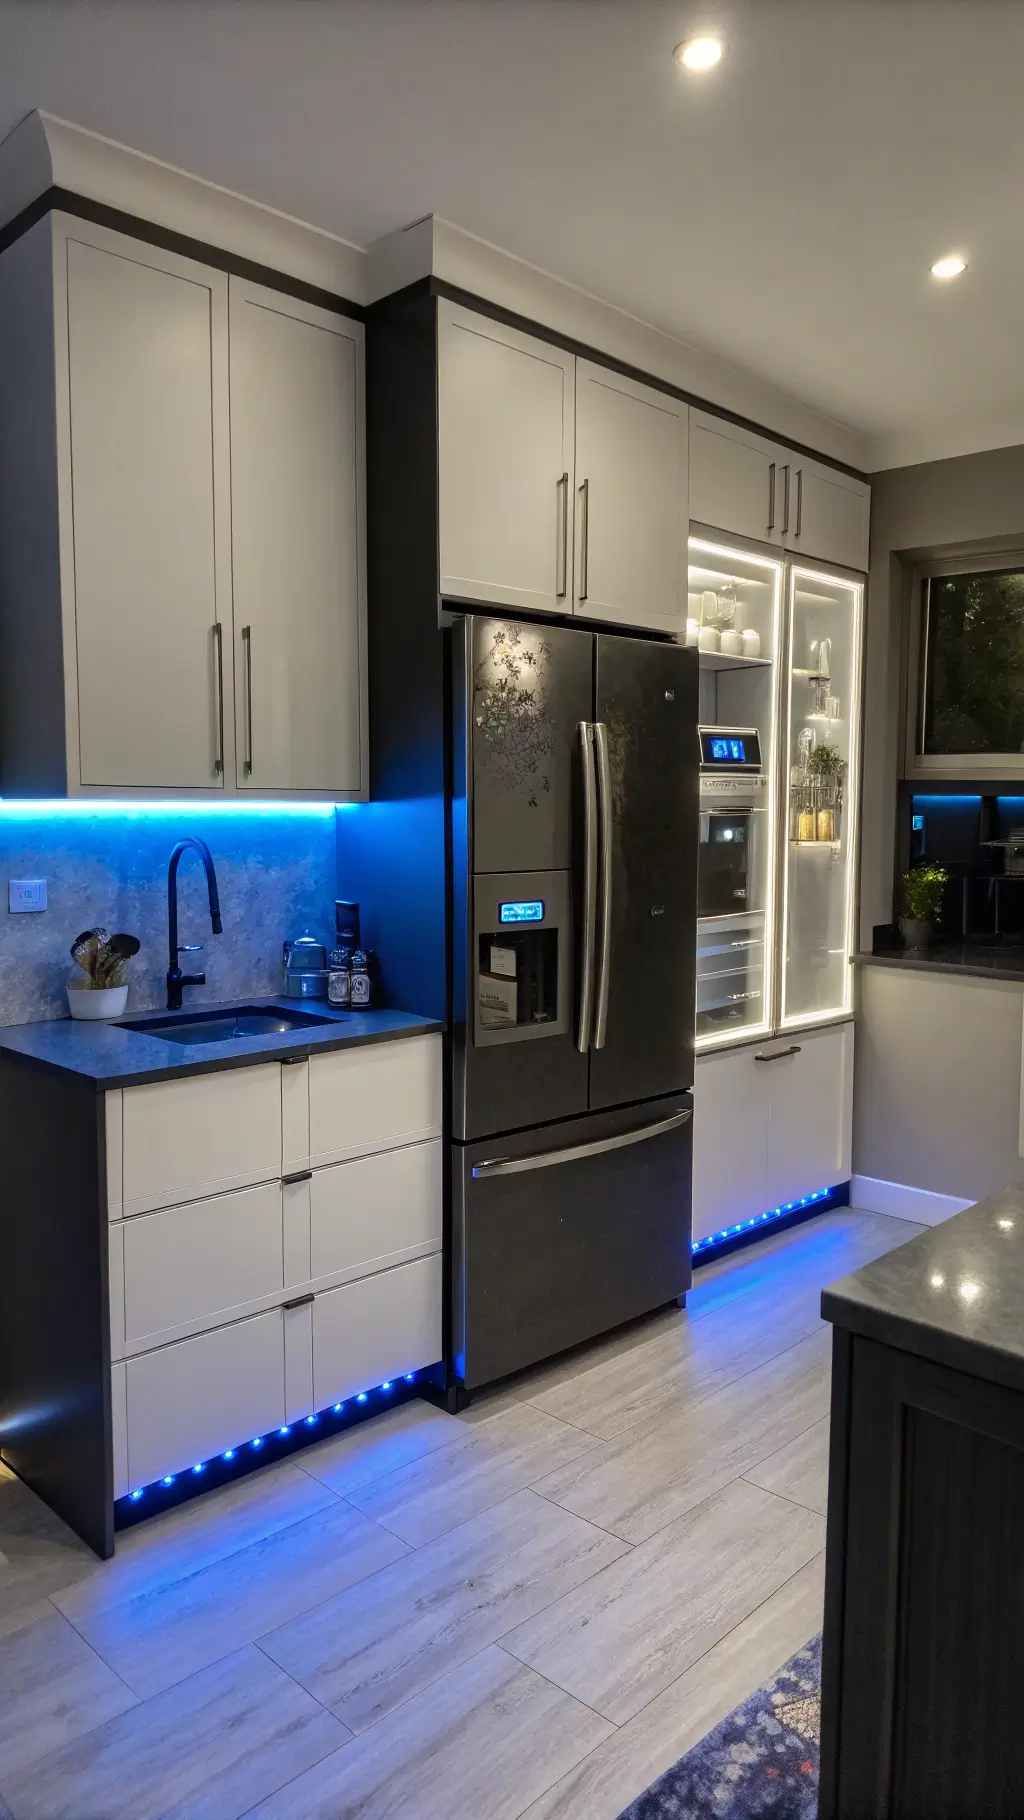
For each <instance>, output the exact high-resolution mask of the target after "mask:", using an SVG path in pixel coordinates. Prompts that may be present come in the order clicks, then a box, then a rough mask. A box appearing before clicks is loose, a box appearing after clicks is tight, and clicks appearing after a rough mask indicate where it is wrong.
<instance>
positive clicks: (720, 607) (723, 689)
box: [687, 537, 784, 1048]
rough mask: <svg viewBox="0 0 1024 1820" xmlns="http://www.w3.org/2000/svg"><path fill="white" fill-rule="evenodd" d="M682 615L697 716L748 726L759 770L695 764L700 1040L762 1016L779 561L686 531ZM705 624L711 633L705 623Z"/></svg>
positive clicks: (727, 1036) (747, 1027)
mask: <svg viewBox="0 0 1024 1820" xmlns="http://www.w3.org/2000/svg"><path fill="white" fill-rule="evenodd" d="M689 562H690V569H689V606H688V609H687V612H688V616H689V617H690V618H691V619H693V620H695V621H696V623H697V625H698V627H699V628H701V630H702V632H704V637H703V639H702V644H701V649H700V651H699V656H698V662H699V665H700V706H699V720H700V724H701V726H702V727H722V728H744V729H750V728H756V730H757V733H758V736H759V740H760V747H761V775H760V777H759V778H745V779H744V778H739V777H737V778H730V777H729V776H728V775H727V774H723V775H722V776H721V777H716V776H712V775H709V774H708V773H704V774H702V780H701V799H700V811H701V813H700V847H699V852H698V861H697V897H698V907H697V1021H696V1040H697V1046H698V1048H701V1047H708V1046H710V1045H712V1044H715V1045H717V1044H720V1043H722V1042H728V1041H730V1040H733V1041H738V1040H740V1039H742V1038H743V1037H749V1036H757V1035H759V1034H761V1033H762V1032H764V1031H767V1030H768V1029H770V1028H771V1024H772V1018H773V1013H774V1007H773V1004H772V996H773V993H772V983H773V969H772V957H773V954H774V924H775V903H776V897H777V891H776V851H777V823H778V779H777V771H778V766H777V763H776V756H775V755H776V751H777V743H776V742H777V726H778V721H779V679H778V665H777V664H776V662H775V658H776V654H777V652H778V650H779V648H780V630H781V623H782V582H783V573H784V566H783V564H782V562H781V561H777V560H773V559H772V558H770V557H762V556H754V555H751V554H750V553H749V552H747V551H744V550H739V549H733V548H731V547H730V546H729V545H728V544H719V543H715V542H711V541H709V540H707V539H704V538H699V537H691V539H690V546H689ZM708 627H710V628H712V629H713V632H714V634H715V636H714V639H713V640H712V641H711V643H710V648H709V641H708V639H707V635H706V631H705V628H708Z"/></svg>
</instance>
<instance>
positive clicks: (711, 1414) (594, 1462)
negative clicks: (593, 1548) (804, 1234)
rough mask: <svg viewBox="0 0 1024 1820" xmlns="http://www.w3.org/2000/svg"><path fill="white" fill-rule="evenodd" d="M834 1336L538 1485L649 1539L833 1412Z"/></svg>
mask: <svg viewBox="0 0 1024 1820" xmlns="http://www.w3.org/2000/svg"><path fill="white" fill-rule="evenodd" d="M830 1349H831V1342H830V1336H829V1334H828V1333H827V1332H826V1331H825V1330H822V1331H821V1332H819V1333H815V1334H813V1335H812V1336H811V1337H810V1339H806V1340H801V1341H800V1343H799V1344H798V1345H796V1346H792V1347H790V1348H789V1350H788V1351H786V1352H783V1353H780V1354H779V1356H778V1357H777V1358H775V1359H773V1360H772V1361H771V1363H770V1364H768V1365H765V1366H764V1367H763V1369H762V1370H760V1371H752V1372H751V1373H750V1375H749V1376H748V1377H744V1378H741V1379H739V1380H738V1381H737V1382H736V1383H733V1384H730V1385H728V1386H727V1388H726V1389H724V1390H719V1391H716V1392H715V1393H714V1394H712V1395H709V1396H706V1397H704V1398H703V1399H702V1400H701V1401H700V1402H698V1403H696V1404H694V1405H690V1404H689V1403H687V1402H686V1401H685V1400H683V1401H682V1402H681V1403H680V1404H678V1405H676V1406H673V1407H671V1408H667V1409H660V1410H658V1411H657V1412H656V1413H655V1414H653V1415H652V1416H651V1417H650V1418H649V1419H648V1421H647V1422H646V1423H644V1424H643V1426H642V1427H640V1428H638V1429H636V1431H635V1432H633V1433H630V1434H627V1435H623V1436H620V1437H619V1439H617V1440H615V1441H606V1442H604V1443H603V1444H602V1445H601V1446H600V1447H599V1448H594V1449H591V1451H590V1452H589V1453H587V1454H585V1455H583V1457H582V1458H581V1459H578V1460H574V1461H572V1462H570V1463H569V1464H568V1465H566V1466H563V1467H561V1468H560V1469H559V1470H558V1471H557V1472H554V1473H551V1474H549V1475H548V1477H547V1478H544V1479H538V1480H536V1481H535V1482H534V1490H536V1491H539V1492H540V1493H541V1495H542V1496H543V1497H546V1498H551V1499H552V1500H553V1501H554V1502H555V1503H556V1504H561V1505H563V1506H564V1508H565V1509H566V1510H572V1511H575V1513H576V1515H577V1516H579V1517H585V1518H586V1519H587V1521H588V1522H590V1523H596V1524H598V1525H599V1526H600V1528H602V1529H609V1530H611V1531H612V1533H613V1534H615V1535H619V1536H622V1537H624V1538H625V1540H626V1541H627V1542H642V1541H644V1540H645V1539H646V1538H647V1537H648V1536H651V1535H653V1534H654V1532H655V1531H656V1530H658V1529H662V1528H664V1526H665V1525H666V1524H667V1523H671V1522H672V1521H673V1520H674V1519H675V1518H677V1517H681V1516H683V1515H685V1513H686V1512H687V1511H688V1510H692V1509H693V1508H694V1507H695V1506H696V1505H698V1504H700V1503H702V1502H703V1500H704V1499H705V1498H708V1497H710V1496H711V1495H712V1494H713V1493H714V1492H716V1491H720V1490H721V1489H722V1488H723V1487H724V1486H726V1485H728V1484H729V1483H730V1482H731V1481H732V1480H733V1479H736V1478H739V1477H740V1476H741V1474H743V1473H744V1472H746V1471H747V1469H748V1468H749V1467H752V1466H754V1465H756V1464H757V1462H758V1461H759V1460H763V1459H764V1458H765V1456H766V1454H769V1453H771V1452H773V1451H777V1450H778V1448H779V1447H780V1445H785V1444H786V1443H787V1442H788V1441H791V1440H793V1439H794V1438H795V1437H796V1436H797V1435H799V1434H803V1432H804V1430H805V1429H807V1428H810V1427H811V1426H812V1424H813V1423H815V1422H817V1421H819V1420H820V1419H821V1418H822V1417H823V1416H824V1415H826V1414H827V1413H828V1407H829V1359H830Z"/></svg>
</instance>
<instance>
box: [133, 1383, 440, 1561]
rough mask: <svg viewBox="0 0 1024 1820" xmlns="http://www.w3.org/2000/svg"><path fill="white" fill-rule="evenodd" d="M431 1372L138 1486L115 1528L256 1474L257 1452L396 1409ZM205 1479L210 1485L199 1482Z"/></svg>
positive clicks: (301, 1442)
mask: <svg viewBox="0 0 1024 1820" xmlns="http://www.w3.org/2000/svg"><path fill="white" fill-rule="evenodd" d="M431 1370H432V1368H431V1367H427V1368H426V1370H424V1371H407V1372H404V1373H403V1374H402V1376H401V1377H397V1378H385V1379H384V1381H383V1383H381V1384H373V1385H371V1386H370V1387H369V1388H368V1389H366V1390H360V1391H357V1392H356V1394H355V1395H354V1396H351V1397H348V1398H347V1399H346V1400H345V1401H343V1402H337V1403H329V1404H328V1405H327V1407H326V1408H325V1409H318V1410H314V1411H312V1412H311V1414H309V1415H308V1416H303V1417H301V1418H297V1419H296V1420H295V1421H294V1422H285V1423H283V1424H282V1426H281V1427H280V1428H271V1429H268V1431H267V1432H266V1434H261V1435H253V1437H252V1439H251V1440H249V1441H237V1442H236V1443H235V1445H234V1447H225V1448H222V1449H221V1450H220V1451H219V1452H218V1453H215V1454H211V1455H210V1456H209V1458H208V1459H206V1460H196V1461H195V1463H194V1464H193V1465H192V1466H191V1467H189V1466H182V1467H181V1468H180V1469H179V1470H178V1472H168V1473H164V1474H163V1475H162V1476H161V1477H160V1478H158V1479H153V1480H152V1481H151V1482H150V1483H149V1484H147V1485H136V1486H135V1487H134V1489H133V1490H131V1491H130V1492H128V1494H127V1495H126V1496H125V1497H123V1498H118V1499H117V1500H116V1502H115V1505H114V1520H115V1527H116V1528H122V1529H123V1528H124V1527H125V1526H126V1524H130V1523H135V1522H137V1521H138V1520H139V1518H141V1517H144V1516H150V1515H153V1514H155V1512H156V1511H158V1510H165V1509H167V1508H168V1507H169V1506H170V1505H172V1504H177V1503H179V1502H180V1501H182V1500H183V1499H186V1498H193V1497H195V1496H196V1495H197V1493H199V1492H201V1491H205V1490H206V1489H207V1485H211V1488H212V1485H223V1484H225V1483H226V1482H228V1481H229V1480H233V1479H235V1478H238V1477H240V1476H242V1475H243V1474H245V1473H248V1472H251V1471H252V1469H253V1467H254V1466H257V1465H260V1464H262V1462H261V1461H259V1460H258V1459H254V1458H253V1455H254V1454H255V1455H258V1454H260V1453H266V1454H268V1455H270V1456H271V1457H275V1458H280V1457H282V1456H285V1455H287V1454H290V1453H293V1452H295V1451H297V1450H298V1449H300V1448H303V1447H308V1446H309V1444H310V1443H311V1442H313V1441H317V1440H320V1439H322V1438H326V1437H327V1436H329V1435H331V1434H332V1433H338V1432H339V1431H342V1430H344V1429H346V1428H348V1427H349V1426H350V1425H351V1424H355V1423H356V1422H365V1421H367V1420H368V1419H369V1418H371V1417H372V1416H374V1415H376V1414H377V1413H378V1411H379V1410H381V1409H385V1408H387V1409H393V1408H394V1407H395V1405H396V1400H397V1401H399V1402H400V1401H401V1400H402V1397H403V1396H409V1395H413V1394H415V1391H414V1390H413V1389H410V1387H411V1386H415V1385H416V1384H417V1383H418V1382H419V1380H420V1379H424V1380H426V1379H427V1378H428V1377H429V1376H430V1373H431ZM320 1429H324V1430H326V1434H325V1435H323V1436H322V1435H321V1434H320V1433H319V1432H318V1431H319V1430H320ZM311 1431H312V1432H311ZM199 1480H204V1481H205V1483H203V1484H199V1483H197V1481H199Z"/></svg>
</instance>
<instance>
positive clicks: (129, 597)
mask: <svg viewBox="0 0 1024 1820" xmlns="http://www.w3.org/2000/svg"><path fill="white" fill-rule="evenodd" d="M111 242H112V244H111V246H109V247H100V246H98V245H97V246H94V245H89V244H86V242H84V241H83V240H78V239H72V238H69V239H68V240H67V242H66V243H65V245H66V257H67V322H68V374H69V388H68V398H69V412H70V450H69V460H70V474H71V498H72V506H73V518H74V595H75V598H74V623H75V633H76V641H77V678H78V730H79V752H80V763H81V773H80V776H81V782H82V783H83V784H86V785H92V786H96V785H101V786H106V787H110V788H113V789H116V788H133V789H137V788H140V787H141V788H145V787H151V788H161V789H192V788H203V789H210V788H213V787H223V783H224V774H223V769H221V770H219V771H218V770H217V768H216V766H217V761H218V759H219V757H220V744H221V734H220V708H219V700H218V670H217V653H216V649H215V636H214V631H213V628H214V625H215V624H216V623H218V622H219V621H220V620H221V619H222V618H226V617H227V615H228V600H229V595H230V577H229V575H228V574H227V573H226V572H224V570H223V568H222V571H221V585H218V584H219V577H218V567H219V565H222V563H223V558H222V556H221V550H220V547H219V546H220V541H221V538H222V529H221V525H222V522H223V524H224V525H226V522H227V521H226V518H225V519H224V520H223V521H221V520H220V518H219V510H220V508H219V500H220V497H221V491H222V490H223V495H224V497H225V498H226V491H227V487H226V481H227V474H226V465H225V466H224V468H223V469H222V470H221V471H220V472H217V473H215V469H216V468H218V467H219V466H220V463H221V462H222V461H223V462H225V463H226V448H224V447H223V445H222V435H223V426H224V425H225V424H226V365H227V361H226V350H227V323H226V299H227V280H226V279H225V278H223V277H221V276H220V275H219V274H218V273H213V272H206V271H204V269H203V268H202V267H201V266H198V265H192V263H191V262H190V261H187V260H183V259H176V258H175V257H174V256H173V255H171V254H163V253H160V252H158V251H156V250H155V249H154V248H152V247H142V246H137V247H136V246H134V245H133V244H132V243H130V242H128V241H125V242H124V243H123V244H124V246H125V248H127V249H130V256H129V253H128V252H125V253H121V252H118V251H115V250H113V247H114V245H116V244H117V242H116V240H115V237H113V236H111ZM215 483H216V484H215ZM223 548H224V551H225V553H226V549H227V545H226V538H225V539H224V542H223ZM228 638H229V639H230V622H229V629H228Z"/></svg>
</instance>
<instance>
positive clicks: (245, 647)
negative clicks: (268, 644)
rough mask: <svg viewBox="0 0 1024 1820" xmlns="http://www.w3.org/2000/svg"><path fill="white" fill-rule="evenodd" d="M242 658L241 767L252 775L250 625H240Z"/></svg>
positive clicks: (249, 775) (247, 774)
mask: <svg viewBox="0 0 1024 1820" xmlns="http://www.w3.org/2000/svg"><path fill="white" fill-rule="evenodd" d="M242 660H243V662H244V664H245V759H244V761H243V764H242V769H243V770H244V772H245V775H246V777H251V776H252V627H251V626H243V627H242Z"/></svg>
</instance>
